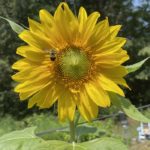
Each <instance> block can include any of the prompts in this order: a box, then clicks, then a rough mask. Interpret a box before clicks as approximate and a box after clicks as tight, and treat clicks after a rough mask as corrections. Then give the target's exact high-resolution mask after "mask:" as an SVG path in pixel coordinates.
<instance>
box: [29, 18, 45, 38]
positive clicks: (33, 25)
mask: <svg viewBox="0 0 150 150" xmlns="http://www.w3.org/2000/svg"><path fill="white" fill-rule="evenodd" d="M28 22H29V29H30V31H31V32H33V33H36V34H40V35H41V36H45V34H44V32H43V28H42V25H41V24H40V23H39V22H36V21H35V20H32V19H30V18H28Z"/></svg>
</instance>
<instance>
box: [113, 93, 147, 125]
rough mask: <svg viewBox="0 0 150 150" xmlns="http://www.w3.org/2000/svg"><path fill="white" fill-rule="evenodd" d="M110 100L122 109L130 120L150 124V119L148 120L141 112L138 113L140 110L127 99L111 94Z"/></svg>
mask: <svg viewBox="0 0 150 150" xmlns="http://www.w3.org/2000/svg"><path fill="white" fill-rule="evenodd" d="M110 98H111V102H112V103H113V104H114V105H116V106H117V107H119V108H121V109H122V110H123V111H124V112H125V114H126V115H127V116H129V117H130V118H132V119H134V120H136V121H140V122H145V123H148V122H150V119H148V118H146V117H145V116H144V115H143V114H142V113H141V112H140V111H138V109H137V108H136V107H135V106H134V105H132V104H131V102H130V101H129V100H128V99H127V98H124V97H121V96H119V95H117V94H115V93H110Z"/></svg>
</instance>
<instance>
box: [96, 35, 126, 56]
mask: <svg viewBox="0 0 150 150" xmlns="http://www.w3.org/2000/svg"><path fill="white" fill-rule="evenodd" d="M125 43H126V38H121V37H117V38H115V39H113V40H111V41H107V42H106V43H104V44H103V45H102V46H99V48H98V49H95V51H96V52H95V53H97V54H101V53H108V52H111V53H114V52H116V51H118V50H120V48H121V47H123V46H124V44H125Z"/></svg>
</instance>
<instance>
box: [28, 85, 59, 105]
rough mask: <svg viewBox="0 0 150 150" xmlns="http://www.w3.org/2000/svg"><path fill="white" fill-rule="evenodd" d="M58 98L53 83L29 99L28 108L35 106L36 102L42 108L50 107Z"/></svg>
mask: <svg viewBox="0 0 150 150" xmlns="http://www.w3.org/2000/svg"><path fill="white" fill-rule="evenodd" d="M56 100H57V94H56V92H55V90H54V87H53V85H52V84H50V85H48V86H47V87H45V88H43V89H42V90H41V91H39V92H38V93H37V94H35V95H34V96H33V97H32V98H30V99H29V103H28V108H31V107H33V106H34V105H35V104H37V106H39V107H40V108H49V107H51V106H52V105H53V104H54V103H55V102H56Z"/></svg>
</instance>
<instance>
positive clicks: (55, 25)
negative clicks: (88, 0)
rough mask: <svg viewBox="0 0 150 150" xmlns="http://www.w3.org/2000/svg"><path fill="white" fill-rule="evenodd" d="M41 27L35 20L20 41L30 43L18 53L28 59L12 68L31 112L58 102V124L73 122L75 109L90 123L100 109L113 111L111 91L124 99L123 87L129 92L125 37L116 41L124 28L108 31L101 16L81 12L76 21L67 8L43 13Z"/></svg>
mask: <svg viewBox="0 0 150 150" xmlns="http://www.w3.org/2000/svg"><path fill="white" fill-rule="evenodd" d="M39 17H40V23H39V22H36V21H34V20H32V19H28V21H29V30H24V31H23V32H22V33H20V34H19V37H20V38H21V39H22V40H23V41H25V42H26V43H27V45H25V46H21V47H19V48H18V49H17V52H16V53H17V54H18V55H21V56H23V58H22V59H21V60H18V61H17V62H16V63H14V64H13V66H12V68H13V69H15V70H18V72H17V73H16V74H15V75H13V76H12V78H13V79H14V80H15V81H17V82H19V84H18V85H17V86H16V87H15V92H18V93H19V96H20V100H21V101H23V100H26V99H28V100H29V101H28V108H31V107H33V106H34V105H37V106H38V107H39V108H41V109H44V108H49V107H51V106H52V105H53V104H54V103H55V102H56V101H57V105H58V116H59V120H61V121H64V120H65V119H66V118H67V119H69V120H70V121H72V120H73V119H74V115H75V111H76V109H78V110H79V112H80V114H81V115H82V116H83V117H84V118H85V119H86V120H88V121H89V120H91V119H93V118H95V117H96V116H97V114H98V107H99V106H100V107H108V106H110V103H111V102H110V98H109V94H108V92H109V91H111V92H114V93H117V94H119V95H121V96H124V92H123V91H122V89H121V88H120V87H119V86H118V84H119V85H123V86H125V87H128V86H127V84H126V81H125V80H124V79H123V77H124V76H125V75H126V74H127V70H126V69H125V67H124V66H122V63H124V62H125V61H126V60H128V59H129V57H128V55H127V52H126V51H125V50H123V49H122V47H123V45H124V44H125V42H126V39H125V38H122V37H117V34H118V32H119V30H120V28H121V26H120V25H115V26H109V22H108V18H106V19H104V20H103V21H100V22H98V19H99V17H100V14H99V13H98V12H93V13H92V14H90V15H89V16H88V15H87V13H86V10H85V9H84V8H83V7H81V8H80V9H79V13H78V16H75V15H74V14H73V12H72V11H71V10H70V8H69V7H68V5H67V3H60V4H59V6H58V8H57V9H56V11H55V13H54V15H53V16H52V15H51V14H50V13H49V12H47V11H46V10H44V9H42V10H40V12H39Z"/></svg>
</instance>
